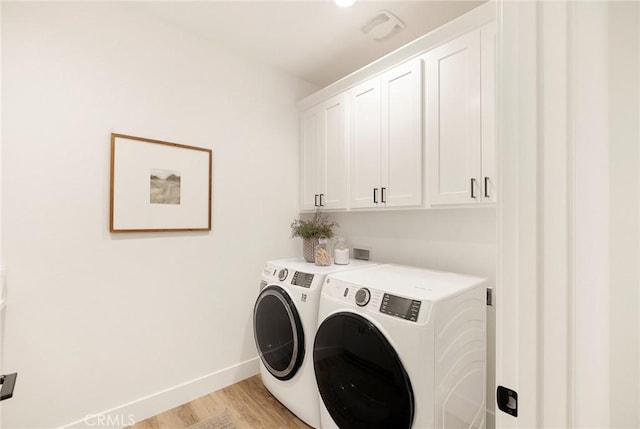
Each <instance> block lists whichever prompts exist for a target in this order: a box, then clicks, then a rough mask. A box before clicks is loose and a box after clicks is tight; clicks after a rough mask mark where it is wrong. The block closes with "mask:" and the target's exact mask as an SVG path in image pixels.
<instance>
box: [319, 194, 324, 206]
mask: <svg viewBox="0 0 640 429" xmlns="http://www.w3.org/2000/svg"><path fill="white" fill-rule="evenodd" d="M322 197H324V194H320V207H324V204H322Z"/></svg>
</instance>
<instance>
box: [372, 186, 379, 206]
mask: <svg viewBox="0 0 640 429" xmlns="http://www.w3.org/2000/svg"><path fill="white" fill-rule="evenodd" d="M373 202H374V203H375V204H378V188H373Z"/></svg>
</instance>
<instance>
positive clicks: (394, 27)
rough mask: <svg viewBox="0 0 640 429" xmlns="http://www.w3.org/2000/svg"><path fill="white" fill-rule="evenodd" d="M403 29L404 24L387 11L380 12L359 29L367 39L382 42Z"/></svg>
mask: <svg viewBox="0 0 640 429" xmlns="http://www.w3.org/2000/svg"><path fill="white" fill-rule="evenodd" d="M403 28H404V22H402V21H401V20H400V18H398V17H397V16H395V15H394V14H392V13H391V12H389V11H388V10H381V11H379V12H377V13H376V16H374V17H373V18H372V19H370V20H369V21H368V22H367V23H366V24H364V25H363V26H362V27H360V31H362V32H363V33H364V34H365V35H367V37H369V38H371V39H373V40H376V41H379V42H380V41H382V40H386V39H389V38H390V37H392V36H393V35H395V34H397V33H399V32H400V31H401V30H402V29H403Z"/></svg>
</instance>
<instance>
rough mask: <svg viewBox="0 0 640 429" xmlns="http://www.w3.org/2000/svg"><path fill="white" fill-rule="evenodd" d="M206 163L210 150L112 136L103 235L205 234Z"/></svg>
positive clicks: (207, 202) (208, 209)
mask: <svg viewBox="0 0 640 429" xmlns="http://www.w3.org/2000/svg"><path fill="white" fill-rule="evenodd" d="M211 159H212V151H211V149H204V148H200V147H195V146H187V145H183V144H178V143H169V142H164V141H160V140H153V139H148V138H143V137H134V136H128V135H124V134H116V133H112V134H111V189H110V214H109V231H110V232H162V231H211V177H212V162H211Z"/></svg>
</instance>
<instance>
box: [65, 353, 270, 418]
mask: <svg viewBox="0 0 640 429" xmlns="http://www.w3.org/2000/svg"><path fill="white" fill-rule="evenodd" d="M258 362H259V361H258V358H254V359H250V360H247V361H244V362H241V363H239V364H237V365H233V366H230V367H228V368H224V369H222V370H220V371H216V372H213V373H211V374H208V375H205V376H203V377H199V378H196V379H194V380H191V381H188V382H186V383H182V384H179V385H177V386H174V387H171V388H169V389H166V390H162V391H160V392H157V393H154V394H152V395H149V396H145V397H143V398H140V399H137V400H135V401H132V402H129V403H127V404H123V405H120V406H118V407H115V408H112V409H110V410H106V411H103V412H101V413H97V414H88V415H87V416H86V417H85V418H83V419H82V420H78V421H76V422H73V423H69V424H68V425H65V426H62V427H61V428H60V429H72V428H73V429H84V428H94V429H95V428H100V429H110V428H122V427H124V426H130V425H132V424H134V423H136V422H139V421H142V420H144V419H146V418H149V417H151V416H155V415H156V414H160V413H162V412H163V411H167V410H170V409H171V408H174V407H177V406H178V405H181V404H184V403H185V402H189V401H192V400H194V399H196V398H199V397H201V396H204V395H206V394H208V393H211V392H215V391H216V390H220V389H222V388H225V387H227V386H230V385H232V384H234V383H237V382H239V381H242V380H244V379H245V378H248V377H251V376H253V375H255V374H257V373H259V372H260V367H259V364H258Z"/></svg>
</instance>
